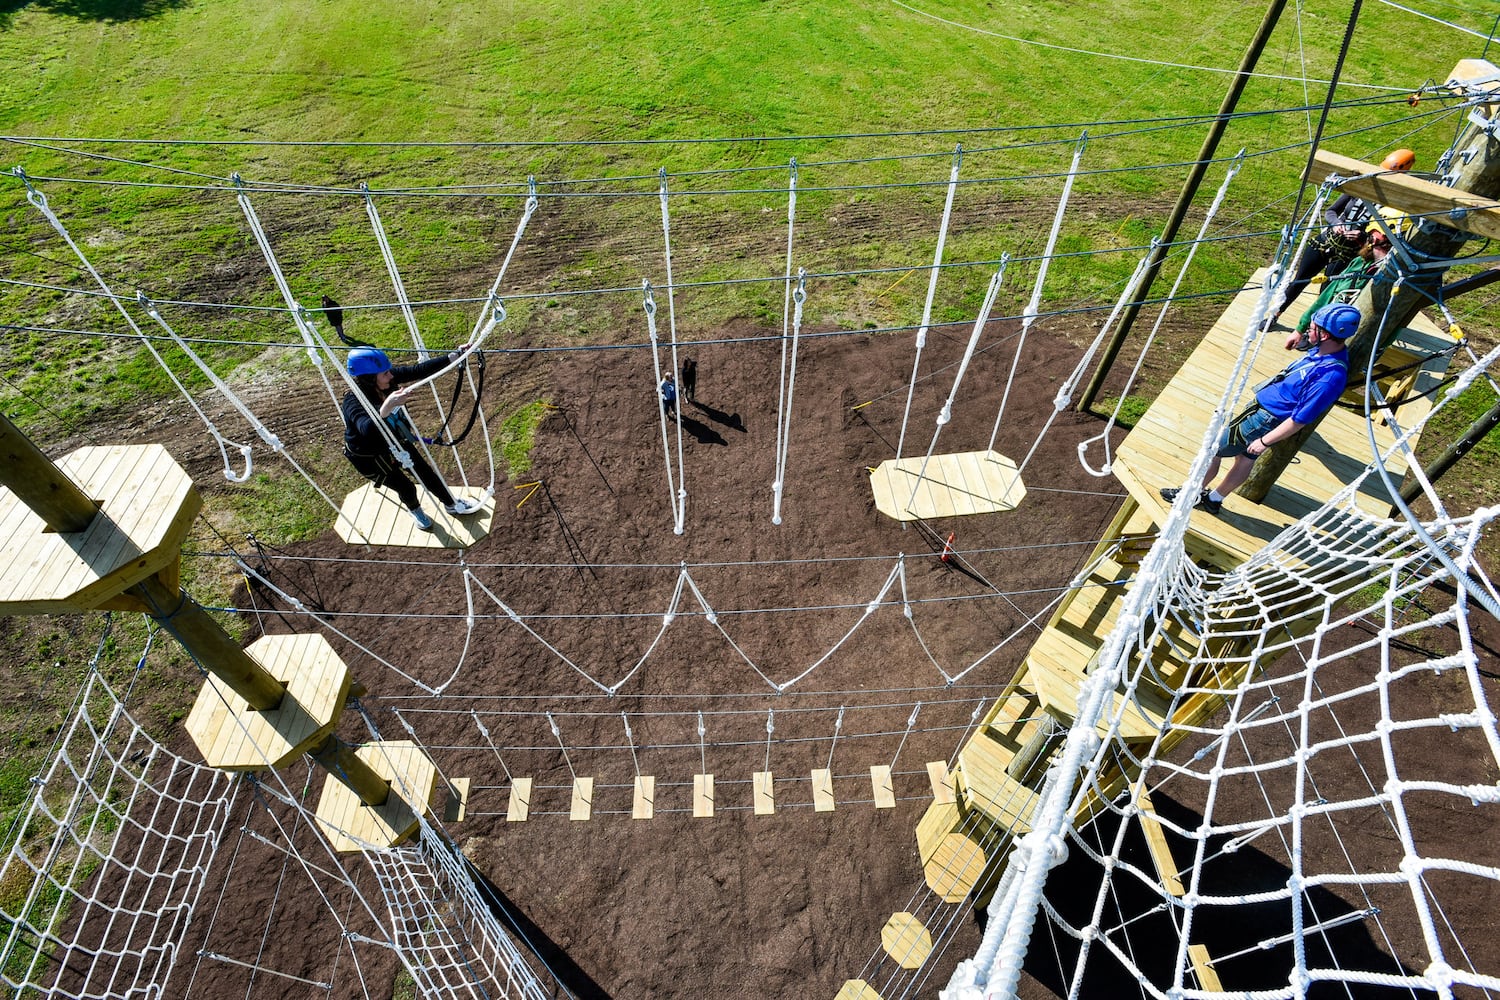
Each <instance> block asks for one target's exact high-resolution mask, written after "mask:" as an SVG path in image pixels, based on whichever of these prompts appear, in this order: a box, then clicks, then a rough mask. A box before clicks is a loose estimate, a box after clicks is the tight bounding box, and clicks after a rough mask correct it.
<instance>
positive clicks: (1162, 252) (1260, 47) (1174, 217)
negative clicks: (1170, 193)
mask: <svg viewBox="0 0 1500 1000" xmlns="http://www.w3.org/2000/svg"><path fill="white" fill-rule="evenodd" d="M1285 6H1286V0H1271V5H1270V6H1269V7H1267V8H1266V15H1265V17H1263V18H1261V22H1260V28H1259V29H1257V30H1256V32H1255V37H1254V38H1253V39H1251V41H1250V47H1249V48H1247V49H1246V50H1245V54H1244V56H1243V57H1241V59H1240V68H1239V69H1238V70H1237V71H1236V72H1235V77H1234V80H1233V82H1231V83H1230V85H1229V92H1228V93H1226V94H1225V95H1224V101H1223V103H1222V104H1220V105H1219V114H1218V117H1217V118H1215V119H1214V122H1213V125H1212V127H1210V128H1209V130H1208V136H1207V137H1206V138H1205V139H1204V140H1203V148H1201V149H1200V150H1198V159H1197V160H1196V161H1195V162H1194V164H1193V169H1192V170H1190V171H1189V172H1188V176H1187V180H1185V181H1183V183H1182V190H1181V191H1179V192H1178V194H1177V204H1175V205H1173V206H1172V214H1171V216H1170V217H1169V218H1168V219H1167V224H1166V227H1165V228H1163V229H1162V234H1161V240H1160V241H1159V242H1158V243H1157V245H1156V247H1155V248H1154V249H1153V250H1152V252H1151V259H1150V261H1148V262H1147V264H1146V272H1145V274H1144V275H1142V276H1141V286H1140V289H1139V290H1138V291H1137V292H1136V296H1135V301H1134V302H1132V303H1130V305H1128V306H1126V307H1125V312H1124V314H1123V315H1121V317H1120V322H1119V324H1118V325H1117V326H1116V327H1115V332H1114V333H1113V334H1112V335H1111V336H1110V339H1109V343H1108V344H1107V345H1105V348H1104V353H1103V355H1102V356H1101V357H1100V358H1099V365H1098V367H1096V368H1095V369H1094V374H1093V377H1092V378H1090V379H1089V385H1088V388H1087V389H1085V390H1084V391H1083V397H1082V398H1081V399H1079V401H1078V410H1079V412H1080V413H1088V412H1089V408H1090V407H1092V406H1093V405H1094V399H1095V398H1096V397H1097V396H1098V395H1099V390H1100V388H1102V387H1103V385H1104V378H1105V376H1106V375H1108V374H1109V369H1110V366H1111V365H1113V364H1114V363H1115V357H1116V355H1118V354H1119V353H1120V348H1121V347H1122V346H1123V345H1124V343H1125V338H1126V337H1127V336H1129V334H1130V328H1131V327H1132V326H1133V325H1135V318H1136V316H1137V315H1138V314H1139V313H1140V311H1141V306H1143V305H1145V304H1146V298H1147V295H1148V294H1149V293H1150V291H1151V285H1152V283H1153V282H1154V281H1155V280H1156V276H1157V274H1158V273H1160V272H1161V266H1162V264H1164V263H1165V262H1166V259H1167V251H1168V250H1170V249H1171V246H1172V241H1174V240H1175V239H1177V230H1178V228H1179V227H1180V226H1181V225H1182V220H1183V219H1184V218H1185V217H1186V216H1187V211H1188V207H1189V206H1191V205H1192V203H1193V198H1194V197H1195V196H1196V195H1197V194H1198V185H1199V184H1201V183H1203V175H1204V174H1206V173H1207V172H1208V165H1209V162H1210V161H1212V160H1213V158H1214V153H1215V152H1217V151H1218V149H1219V140H1220V139H1222V138H1223V137H1224V129H1225V128H1226V127H1227V126H1228V125H1229V116H1230V115H1231V114H1233V113H1234V109H1235V106H1236V105H1238V104H1239V102H1240V94H1242V93H1243V92H1244V90H1245V84H1246V83H1248V82H1249V81H1250V74H1251V73H1253V72H1255V64H1256V63H1257V62H1259V61H1260V54H1261V52H1263V51H1264V50H1265V47H1266V42H1268V41H1270V39H1271V32H1272V31H1273V30H1274V29H1275V27H1276V22H1277V21H1278V20H1279V19H1280V18H1281V11H1282V8H1284V7H1285Z"/></svg>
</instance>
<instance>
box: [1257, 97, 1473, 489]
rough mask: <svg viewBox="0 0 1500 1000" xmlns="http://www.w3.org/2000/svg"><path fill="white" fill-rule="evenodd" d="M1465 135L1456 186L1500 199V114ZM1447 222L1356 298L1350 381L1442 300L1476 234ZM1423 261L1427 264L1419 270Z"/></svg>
mask: <svg viewBox="0 0 1500 1000" xmlns="http://www.w3.org/2000/svg"><path fill="white" fill-rule="evenodd" d="M1491 107H1492V108H1493V105H1492V106H1491ZM1464 139H1466V140H1467V145H1465V146H1464V147H1463V149H1462V151H1461V152H1459V153H1458V154H1457V155H1456V156H1455V162H1456V163H1457V166H1456V168H1455V179H1454V182H1453V187H1454V188H1455V189H1456V190H1457V191H1462V192H1468V193H1469V194H1470V195H1473V196H1475V197H1478V198H1481V199H1500V115H1496V116H1495V117H1493V118H1491V119H1490V120H1489V121H1488V122H1487V123H1486V124H1485V125H1475V126H1472V127H1471V128H1470V130H1469V132H1468V133H1467V134H1466V135H1465V136H1464ZM1460 141H1463V140H1462V139H1461V140H1460ZM1455 145H1457V144H1455ZM1308 180H1312V178H1308ZM1394 207H1397V208H1403V207H1404V206H1399V205H1398V206H1394ZM1442 221H1443V220H1442V218H1441V217H1438V216H1433V217H1430V218H1425V219H1422V220H1420V221H1419V222H1418V223H1417V227H1416V230H1415V231H1414V232H1412V233H1411V234H1410V235H1409V236H1408V237H1407V238H1406V240H1405V243H1406V244H1407V247H1408V248H1409V252H1408V250H1407V249H1404V248H1398V250H1397V251H1396V252H1393V253H1391V254H1390V255H1389V256H1388V257H1387V258H1386V262H1385V265H1384V266H1383V267H1382V268H1381V270H1380V273H1379V274H1377V275H1376V276H1375V278H1374V280H1372V281H1371V282H1370V283H1369V284H1368V285H1366V286H1365V288H1364V290H1363V291H1362V292H1360V294H1359V298H1358V299H1356V300H1355V303H1354V305H1355V307H1356V308H1357V309H1359V313H1360V324H1359V330H1358V332H1356V333H1355V335H1354V336H1353V337H1352V338H1350V340H1349V342H1348V347H1349V378H1350V381H1351V382H1353V381H1354V380H1356V379H1359V380H1361V381H1362V380H1363V378H1364V372H1365V370H1366V368H1367V367H1368V365H1369V362H1370V358H1371V357H1372V356H1374V357H1379V356H1380V352H1381V351H1382V350H1384V349H1385V347H1386V345H1387V344H1389V343H1390V342H1391V341H1392V340H1394V339H1395V337H1396V335H1397V333H1398V332H1400V330H1401V329H1402V328H1403V327H1404V326H1406V324H1407V323H1409V322H1411V319H1412V317H1413V316H1415V315H1416V314H1417V313H1418V312H1419V311H1420V310H1421V309H1422V307H1423V306H1426V305H1429V304H1430V303H1431V302H1432V301H1433V300H1434V299H1436V298H1437V296H1438V294H1439V292H1440V290H1441V289H1442V287H1443V276H1444V275H1445V274H1446V273H1447V271H1448V268H1449V267H1450V266H1452V263H1453V258H1454V257H1455V256H1456V255H1457V254H1458V251H1459V248H1460V247H1462V246H1463V244H1464V243H1465V242H1466V241H1467V240H1469V239H1471V238H1472V237H1470V236H1468V235H1466V234H1465V233H1462V232H1459V231H1458V230H1456V229H1451V228H1449V227H1448V226H1445V225H1443V224H1442ZM1420 261H1426V262H1428V266H1426V267H1420V268H1419V267H1418V266H1417V263H1418V262H1420ZM1398 280H1399V287H1397V282H1398ZM1393 290H1394V293H1395V294H1394V295H1393V294H1392V292H1393ZM1316 426H1317V425H1316V423H1314V424H1310V425H1309V426H1307V427H1304V428H1303V429H1302V430H1301V431H1299V432H1298V433H1297V434H1295V435H1293V436H1292V437H1290V438H1287V439H1286V440H1285V441H1280V442H1277V443H1276V444H1275V445H1274V446H1273V447H1272V448H1271V450H1270V451H1269V452H1267V453H1266V454H1265V455H1264V456H1263V457H1262V458H1261V459H1260V460H1259V461H1257V462H1256V463H1255V467H1254V468H1253V469H1252V470H1251V472H1250V478H1249V479H1248V480H1246V482H1245V484H1244V485H1243V486H1242V487H1240V490H1239V493H1240V496H1243V497H1245V498H1246V499H1247V500H1253V501H1255V502H1257V503H1259V502H1260V501H1262V500H1264V499H1265V497H1266V494H1267V493H1269V492H1270V491H1271V487H1272V486H1274V485H1275V484H1276V480H1277V478H1278V477H1279V476H1280V475H1281V473H1282V471H1283V470H1284V469H1285V468H1286V467H1287V465H1288V464H1290V462H1291V460H1292V457H1293V456H1294V455H1296V454H1297V451H1298V449H1300V448H1301V447H1302V444H1303V442H1304V441H1305V440H1306V439H1307V438H1308V437H1309V436H1310V435H1311V434H1312V433H1313V430H1314V429H1315V428H1316Z"/></svg>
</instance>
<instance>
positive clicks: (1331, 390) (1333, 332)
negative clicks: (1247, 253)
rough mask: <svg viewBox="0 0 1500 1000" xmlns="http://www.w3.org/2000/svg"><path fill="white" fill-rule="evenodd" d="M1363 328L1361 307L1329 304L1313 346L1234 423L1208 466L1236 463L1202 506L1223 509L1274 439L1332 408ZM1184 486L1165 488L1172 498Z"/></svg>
mask: <svg viewBox="0 0 1500 1000" xmlns="http://www.w3.org/2000/svg"><path fill="white" fill-rule="evenodd" d="M1358 329H1359V310H1358V309H1356V308H1354V307H1353V306H1351V305H1345V304H1342V303H1339V304H1335V305H1329V306H1324V307H1323V308H1322V309H1320V310H1319V311H1318V312H1317V314H1316V315H1314V316H1313V318H1312V321H1311V323H1310V324H1309V328H1308V340H1309V341H1310V342H1311V344H1312V345H1313V346H1312V349H1311V350H1310V351H1308V352H1307V354H1306V355H1304V356H1303V357H1301V358H1298V359H1297V360H1296V361H1294V362H1292V363H1291V364H1290V365H1288V366H1287V367H1286V368H1284V369H1282V371H1281V372H1280V373H1279V374H1278V375H1276V376H1275V377H1274V378H1272V379H1270V380H1269V381H1267V382H1263V383H1261V384H1260V385H1259V386H1257V387H1256V390H1255V402H1254V403H1253V404H1251V405H1250V406H1248V407H1246V408H1245V409H1244V410H1242V411H1241V412H1240V413H1239V414H1238V415H1237V416H1236V417H1235V418H1234V420H1233V421H1232V422H1231V423H1230V425H1229V427H1228V429H1226V430H1225V432H1224V437H1223V438H1222V439H1221V440H1220V441H1219V449H1218V451H1217V452H1216V453H1215V456H1214V460H1213V462H1212V463H1211V464H1210V465H1209V467H1208V473H1207V477H1206V478H1207V479H1208V481H1209V482H1212V481H1213V479H1214V477H1215V476H1217V475H1218V474H1219V466H1220V464H1221V462H1222V460H1223V459H1226V458H1233V459H1234V463H1233V464H1232V465H1231V466H1230V467H1229V471H1228V472H1226V473H1225V474H1224V478H1223V479H1222V480H1220V481H1219V483H1218V485H1216V486H1214V487H1212V488H1210V489H1203V490H1200V491H1199V493H1198V502H1197V504H1196V505H1195V506H1196V507H1197V508H1198V509H1199V510H1206V511H1208V512H1209V513H1210V514H1217V513H1219V511H1220V509H1221V508H1222V506H1223V504H1224V498H1225V497H1227V496H1228V495H1229V494H1231V493H1233V492H1234V491H1235V490H1237V489H1239V487H1240V486H1241V485H1243V484H1244V482H1245V480H1246V479H1249V478H1250V470H1251V468H1253V467H1254V465H1255V460H1256V459H1257V458H1259V457H1260V456H1261V455H1264V454H1265V453H1266V451H1267V449H1269V448H1270V447H1271V446H1272V445H1274V444H1275V443H1276V442H1278V441H1283V440H1285V439H1287V438H1289V437H1291V436H1292V435H1294V434H1296V433H1297V432H1298V431H1300V430H1301V429H1302V428H1304V427H1306V426H1307V425H1308V424H1310V423H1312V422H1314V421H1315V420H1317V419H1318V418H1319V417H1321V416H1323V414H1325V413H1327V412H1328V411H1329V410H1330V409H1332V408H1333V404H1334V403H1336V402H1338V398H1339V396H1340V395H1342V394H1343V392H1344V387H1345V385H1347V384H1348V381H1349V352H1348V351H1347V350H1346V349H1345V348H1344V341H1346V340H1348V339H1349V338H1350V337H1352V336H1354V332H1355V331H1356V330H1358ZM1184 488H1185V487H1171V488H1168V489H1163V490H1161V496H1162V499H1163V500H1165V501H1167V502H1168V503H1173V502H1175V501H1176V500H1177V497H1178V496H1179V495H1180V494H1181V493H1182V490H1183V489H1184Z"/></svg>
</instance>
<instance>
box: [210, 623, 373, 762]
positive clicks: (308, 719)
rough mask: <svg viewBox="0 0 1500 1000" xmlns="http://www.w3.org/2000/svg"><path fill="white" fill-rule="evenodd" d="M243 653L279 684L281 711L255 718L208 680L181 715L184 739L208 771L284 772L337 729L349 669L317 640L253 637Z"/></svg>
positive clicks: (214, 679) (239, 701) (218, 683)
mask: <svg viewBox="0 0 1500 1000" xmlns="http://www.w3.org/2000/svg"><path fill="white" fill-rule="evenodd" d="M245 652H246V653H247V654H249V656H250V658H251V659H252V660H254V661H255V662H257V663H259V664H260V665H261V666H263V667H265V668H266V671H267V672H268V673H269V674H270V675H271V676H272V677H274V678H276V679H277V680H278V681H281V682H282V683H283V684H285V685H286V694H285V695H284V696H283V697H282V699H281V704H280V705H278V706H276V707H275V708H273V709H271V710H270V711H268V712H257V711H256V710H255V709H253V708H251V707H250V706H249V705H248V704H246V703H245V700H244V699H243V698H241V697H240V696H239V695H237V694H235V693H234V691H233V690H231V689H230V687H229V686H228V685H227V684H225V683H224V682H223V681H221V680H219V679H218V678H217V677H213V676H210V677H209V678H208V679H207V680H206V681H204V683H203V688H202V690H200V691H199V692H198V699H197V701H195V702H194V703H193V710H192V711H191V712H189V713H188V717H187V731H188V735H190V736H191V737H192V738H193V742H194V743H196V744H197V745H198V749H199V750H200V751H202V753H203V759H204V760H205V761H206V762H207V763H208V764H209V765H210V766H212V767H221V768H224V769H225V770H226V771H260V770H265V769H267V768H278V767H284V766H285V765H287V764H290V763H291V762H292V761H294V760H296V759H297V758H298V757H300V756H302V755H303V754H304V753H306V752H307V751H308V750H311V749H313V748H314V747H315V746H316V745H317V744H318V743H321V742H322V741H323V738H324V737H325V736H327V735H328V734H329V733H331V732H332V731H333V729H334V727H335V726H336V725H337V724H338V719H339V714H340V712H341V711H342V709H343V707H344V701H345V699H347V698H348V697H349V668H348V667H347V666H346V665H345V664H344V661H343V660H341V659H339V656H338V654H337V653H335V652H334V650H333V647H332V646H330V645H329V644H328V640H327V639H325V638H323V637H322V636H321V635H318V634H317V633H306V634H303V635H265V636H261V637H260V638H259V639H257V640H255V641H254V642H253V643H251V644H250V645H249V646H248V647H246V649H245Z"/></svg>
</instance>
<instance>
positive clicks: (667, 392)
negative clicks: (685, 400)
mask: <svg viewBox="0 0 1500 1000" xmlns="http://www.w3.org/2000/svg"><path fill="white" fill-rule="evenodd" d="M658 391H659V392H660V394H661V411H662V412H663V413H665V414H666V415H667V416H669V417H676V416H677V383H676V382H674V381H673V380H672V376H670V375H668V376H667V377H666V378H664V379H662V380H661V386H660V387H659V390H658Z"/></svg>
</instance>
